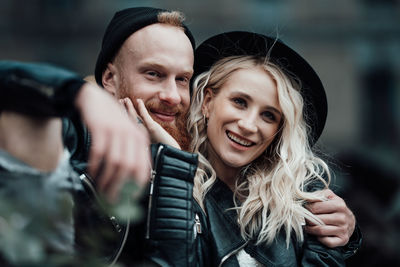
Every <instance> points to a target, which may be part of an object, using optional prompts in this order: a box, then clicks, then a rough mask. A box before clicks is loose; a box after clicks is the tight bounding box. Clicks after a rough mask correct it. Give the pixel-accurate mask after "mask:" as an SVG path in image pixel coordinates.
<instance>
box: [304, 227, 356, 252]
mask: <svg viewBox="0 0 400 267" xmlns="http://www.w3.org/2000/svg"><path fill="white" fill-rule="evenodd" d="M304 230H305V231H306V232H307V233H308V234H311V235H315V236H317V238H318V240H320V242H321V243H323V244H324V245H326V246H328V247H337V246H344V245H346V244H347V242H348V241H349V235H348V234H347V231H346V229H345V228H343V227H340V226H336V225H316V226H309V225H307V226H305V227H304Z"/></svg>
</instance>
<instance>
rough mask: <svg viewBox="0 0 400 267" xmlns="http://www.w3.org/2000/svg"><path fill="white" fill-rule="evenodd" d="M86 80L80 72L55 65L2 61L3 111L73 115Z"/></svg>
mask: <svg viewBox="0 0 400 267" xmlns="http://www.w3.org/2000/svg"><path fill="white" fill-rule="evenodd" d="M83 83H84V80H82V79H81V78H80V77H79V76H78V75H77V74H75V73H73V72H70V71H68V70H65V69H62V68H59V67H55V66H52V65H47V64H41V63H23V62H17V61H0V111H1V110H10V111H15V112H19V113H23V114H26V115H30V116H39V117H54V116H56V117H61V116H68V115H71V114H73V113H74V112H75V108H74V101H75V97H76V95H77V93H78V92H79V89H80V88H81V86H82V84H83Z"/></svg>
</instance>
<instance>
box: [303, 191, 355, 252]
mask: <svg viewBox="0 0 400 267" xmlns="http://www.w3.org/2000/svg"><path fill="white" fill-rule="evenodd" d="M324 193H325V197H326V198H327V201H317V202H313V203H310V204H308V205H307V208H308V209H309V210H310V211H311V212H312V213H314V214H315V215H316V216H317V217H318V218H319V219H321V220H322V221H323V222H324V223H325V225H312V224H307V226H306V227H305V231H306V232H307V233H309V234H311V235H315V236H316V237H317V239H318V240H319V241H320V242H321V243H322V244H324V245H325V246H327V247H330V248H334V247H340V246H345V247H344V249H345V250H349V251H348V253H347V251H345V252H346V253H345V254H346V256H350V255H352V254H354V253H355V251H356V250H357V249H358V248H359V246H360V244H361V235H360V231H359V229H356V230H357V231H355V228H356V220H355V216H354V214H353V212H351V210H350V209H349V208H348V207H347V205H346V203H345V201H344V200H343V199H342V198H341V197H339V196H337V195H336V194H335V193H334V192H332V191H331V190H329V189H327V190H325V192H324ZM349 241H350V242H349Z"/></svg>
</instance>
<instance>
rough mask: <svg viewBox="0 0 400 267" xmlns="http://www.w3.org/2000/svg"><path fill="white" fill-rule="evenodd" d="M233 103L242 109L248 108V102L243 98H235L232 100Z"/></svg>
mask: <svg viewBox="0 0 400 267" xmlns="http://www.w3.org/2000/svg"><path fill="white" fill-rule="evenodd" d="M232 101H233V103H235V104H236V105H238V106H241V107H246V104H247V103H246V101H245V100H244V99H243V98H239V97H235V98H233V99H232Z"/></svg>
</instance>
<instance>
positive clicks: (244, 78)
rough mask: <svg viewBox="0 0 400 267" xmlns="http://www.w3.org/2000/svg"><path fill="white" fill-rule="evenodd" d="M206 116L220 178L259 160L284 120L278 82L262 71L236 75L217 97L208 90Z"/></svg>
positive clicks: (211, 153)
mask: <svg viewBox="0 0 400 267" xmlns="http://www.w3.org/2000/svg"><path fill="white" fill-rule="evenodd" d="M203 113H204V114H205V115H206V117H207V118H208V126H207V136H208V140H209V144H210V145H209V147H208V149H209V153H208V155H209V160H210V162H211V163H212V165H213V166H214V168H215V169H216V171H217V174H218V170H221V171H223V170H228V169H231V170H232V169H239V168H241V167H243V166H245V165H247V164H249V163H250V162H252V161H253V160H255V159H256V158H258V157H259V156H260V155H261V154H262V153H263V152H264V151H265V150H266V149H267V147H268V146H269V145H270V144H271V142H272V141H273V139H274V137H275V135H276V134H277V132H278V130H279V126H280V122H281V119H282V111H281V108H280V105H279V101H278V93H277V88H276V84H275V81H274V80H273V79H272V77H271V75H270V74H269V73H268V72H267V71H265V70H264V69H262V68H261V67H255V68H251V69H239V70H237V71H235V72H234V73H232V74H231V76H230V77H229V79H228V80H227V82H225V84H223V85H222V87H221V88H220V89H219V92H218V94H217V95H213V93H212V91H211V89H210V88H207V89H206V92H205V97H204V102H203ZM221 168H222V169H221ZM227 168H228V169H227Z"/></svg>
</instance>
